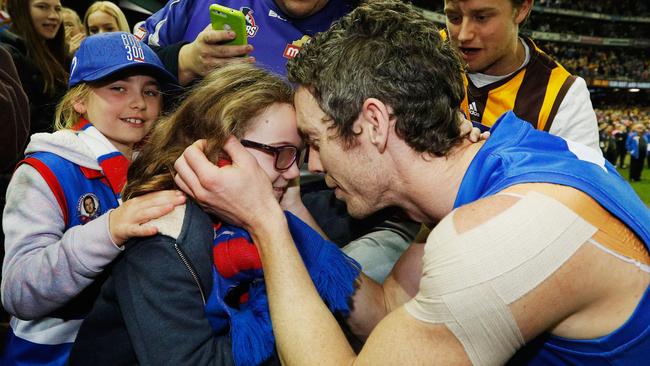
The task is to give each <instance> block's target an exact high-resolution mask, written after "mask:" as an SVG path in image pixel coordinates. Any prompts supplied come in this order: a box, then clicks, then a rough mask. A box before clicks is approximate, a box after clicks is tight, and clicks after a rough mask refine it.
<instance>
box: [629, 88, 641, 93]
mask: <svg viewBox="0 0 650 366" xmlns="http://www.w3.org/2000/svg"><path fill="white" fill-rule="evenodd" d="M628 91H629V92H630V93H638V92H639V88H631V89H629V90H628Z"/></svg>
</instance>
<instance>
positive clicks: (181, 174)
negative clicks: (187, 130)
mask: <svg viewBox="0 0 650 366" xmlns="http://www.w3.org/2000/svg"><path fill="white" fill-rule="evenodd" d="M205 144H206V141H205V140H198V141H196V142H195V143H194V144H192V145H190V146H189V147H188V148H187V149H185V151H184V152H183V155H181V157H179V158H178V159H177V160H176V163H175V164H174V169H175V170H176V173H177V174H176V176H175V177H174V180H175V181H176V184H177V185H178V187H179V188H180V189H182V190H183V191H185V193H187V194H188V195H190V196H192V197H193V198H194V199H195V200H196V201H197V202H198V203H199V204H200V205H201V206H202V207H203V208H204V209H205V210H206V211H208V212H210V213H213V214H215V215H217V216H218V217H220V218H222V219H224V220H226V221H228V222H230V223H233V224H235V225H238V226H241V227H243V228H244V229H247V230H249V231H250V229H251V227H254V226H255V225H257V224H260V223H263V222H264V221H265V220H267V218H268V216H269V214H270V213H272V212H274V210H275V211H276V212H277V213H279V215H283V214H282V209H281V208H280V205H279V204H278V202H277V200H276V198H275V196H274V195H273V187H272V185H271V182H270V181H269V178H268V176H267V175H266V173H265V172H264V170H262V168H260V166H259V165H258V164H257V160H255V157H253V155H251V154H250V153H249V152H248V151H246V149H245V148H244V147H243V146H242V145H241V144H240V143H239V141H237V139H236V138H235V137H232V136H231V137H230V138H229V139H228V141H226V144H225V145H224V147H223V150H224V152H225V153H227V154H228V156H230V159H231V161H232V164H231V165H227V166H224V167H221V168H219V167H217V166H216V165H214V164H213V163H211V162H210V161H209V160H208V159H207V158H206V156H205V154H204V149H205Z"/></svg>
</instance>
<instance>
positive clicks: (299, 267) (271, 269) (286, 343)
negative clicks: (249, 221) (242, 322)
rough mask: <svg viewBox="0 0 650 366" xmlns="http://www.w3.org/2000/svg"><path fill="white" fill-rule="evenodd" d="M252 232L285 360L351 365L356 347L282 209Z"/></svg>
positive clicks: (277, 341) (300, 362)
mask: <svg viewBox="0 0 650 366" xmlns="http://www.w3.org/2000/svg"><path fill="white" fill-rule="evenodd" d="M249 231H250V232H251V235H252V236H253V240H254V241H255V243H256V244H257V247H258V250H259V252H260V257H261V259H262V265H263V267H264V278H265V282H266V286H267V291H268V297H269V308H270V311H271V320H272V322H273V332H274V334H275V338H276V343H277V346H278V352H279V354H280V358H281V359H282V361H283V363H284V364H287V365H312V364H324V362H328V363H330V364H332V365H337V366H338V365H341V364H350V363H351V361H352V360H353V359H354V357H355V354H354V351H353V350H352V348H351V347H350V345H349V344H348V342H347V340H346V338H345V335H344V334H343V331H342V330H341V328H340V327H339V325H338V323H337V322H336V319H335V318H334V316H333V315H332V314H331V313H330V311H329V309H328V308H327V306H326V305H325V304H324V303H323V301H322V300H321V298H320V296H319V294H318V292H317V291H316V288H315V287H314V284H313V283H312V281H311V279H310V277H309V274H308V272H307V269H306V268H305V265H304V264H303V262H302V259H301V257H300V254H299V253H298V250H297V249H296V246H295V244H294V243H293V239H292V237H291V234H290V232H289V229H288V226H287V221H286V218H285V217H284V214H283V213H282V211H281V210H280V209H279V207H278V210H277V212H273V213H270V214H267V215H266V216H265V220H264V222H263V223H261V224H257V225H255V226H254V227H253V228H251V230H249Z"/></svg>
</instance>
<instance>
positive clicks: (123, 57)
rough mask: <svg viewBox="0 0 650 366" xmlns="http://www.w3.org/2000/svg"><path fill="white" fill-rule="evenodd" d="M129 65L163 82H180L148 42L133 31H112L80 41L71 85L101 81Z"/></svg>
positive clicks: (127, 67) (168, 83)
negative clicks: (143, 41) (138, 37)
mask: <svg viewBox="0 0 650 366" xmlns="http://www.w3.org/2000/svg"><path fill="white" fill-rule="evenodd" d="M129 69H142V70H144V71H146V72H148V73H151V74H152V76H154V77H155V78H156V79H157V80H158V82H159V83H160V84H161V85H176V84H177V83H178V82H177V80H176V77H174V75H172V74H171V73H170V72H169V71H167V69H166V68H165V66H163V64H162V62H161V61H160V59H159V58H158V55H156V53H155V52H154V51H153V50H152V49H151V48H149V46H147V45H146V44H144V43H142V42H140V41H139V40H138V39H137V38H135V36H134V35H132V34H130V33H127V32H109V33H100V34H95V35H92V36H90V37H86V38H85V39H84V40H83V41H82V42H81V45H80V46H79V49H78V50H77V52H76V53H75V55H74V58H73V59H72V64H71V65H70V81H69V82H68V87H70V88H72V87H73V86H75V85H77V84H80V83H84V82H94V81H99V80H102V79H104V78H107V77H109V76H111V75H113V74H115V73H117V72H120V71H125V70H129Z"/></svg>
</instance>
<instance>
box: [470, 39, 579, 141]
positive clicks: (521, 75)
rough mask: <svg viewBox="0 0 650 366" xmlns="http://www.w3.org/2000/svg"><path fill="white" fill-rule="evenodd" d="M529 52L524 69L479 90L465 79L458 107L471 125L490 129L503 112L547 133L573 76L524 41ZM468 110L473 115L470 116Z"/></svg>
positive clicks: (533, 45)
mask: <svg viewBox="0 0 650 366" xmlns="http://www.w3.org/2000/svg"><path fill="white" fill-rule="evenodd" d="M524 41H525V42H526V44H527V45H528V47H529V49H530V51H531V58H530V61H529V62H528V65H526V67H524V68H522V69H521V70H519V71H517V72H515V73H514V74H512V75H510V76H509V77H507V78H505V79H503V80H500V81H498V82H496V83H492V84H489V85H486V86H484V87H482V88H478V87H476V86H475V85H474V84H472V82H471V80H469V79H467V78H465V86H466V95H465V100H464V101H463V102H462V104H461V108H462V109H463V110H464V111H465V114H466V115H467V116H468V117H470V118H471V120H472V121H473V122H478V123H482V124H484V125H486V126H492V125H493V124H494V122H496V120H497V119H498V118H499V117H500V116H501V115H502V114H503V113H505V112H507V111H509V110H513V111H514V112H515V114H516V115H517V116H518V117H519V118H522V119H524V120H526V121H528V122H530V123H531V124H532V125H533V126H534V127H535V128H536V129H538V130H544V131H548V130H549V129H550V127H551V125H552V123H553V119H554V118H555V115H556V114H557V111H558V109H559V107H560V104H561V103H562V100H563V99H564V97H565V95H566V93H567V92H568V90H569V88H570V87H571V85H572V84H573V82H574V81H575V79H576V78H575V76H572V75H571V74H569V72H568V71H566V70H565V69H564V67H562V65H560V64H558V63H557V62H555V61H554V60H553V59H552V58H550V57H549V56H548V55H547V54H545V53H544V52H543V51H542V50H540V49H539V48H537V46H535V44H534V43H533V41H531V40H530V39H527V38H524ZM470 105H471V108H474V109H475V111H474V112H475V113H470Z"/></svg>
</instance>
